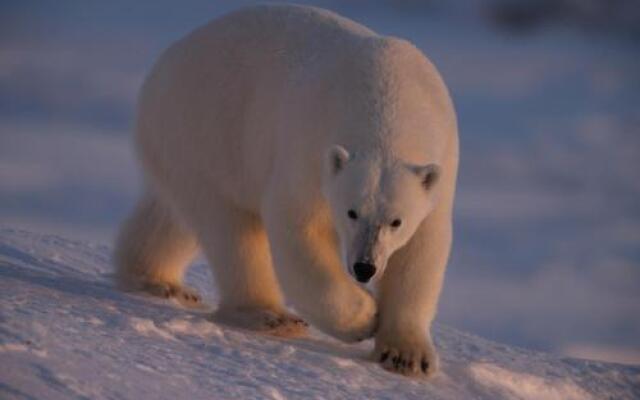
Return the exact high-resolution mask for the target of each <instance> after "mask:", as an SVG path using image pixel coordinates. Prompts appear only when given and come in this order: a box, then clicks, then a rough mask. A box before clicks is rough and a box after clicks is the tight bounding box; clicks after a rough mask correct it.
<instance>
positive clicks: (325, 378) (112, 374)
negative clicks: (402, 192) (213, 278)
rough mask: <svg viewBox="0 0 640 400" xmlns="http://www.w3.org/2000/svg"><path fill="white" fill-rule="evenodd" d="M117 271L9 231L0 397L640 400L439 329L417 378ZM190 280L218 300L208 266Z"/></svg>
mask: <svg viewBox="0 0 640 400" xmlns="http://www.w3.org/2000/svg"><path fill="white" fill-rule="evenodd" d="M110 270H111V267H110V263H109V248H107V247H106V246H102V245H95V244H89V243H83V242H77V241H70V240H66V239H62V238H60V237H56V236H49V235H40V234H34V233H28V232H24V231H18V230H13V229H0V276H1V279H0V306H1V307H0V310H1V314H0V398H3V399H51V400H54V399H143V398H145V399H146V398H148V399H190V400H195V399H201V398H202V399H211V398H215V399H224V398H235V399H249V398H267V399H269V398H270V399H289V398H304V399H313V398H322V399H327V398H331V399H337V398H345V399H347V398H348V399H354V398H380V399H386V398H389V399H391V398H429V399H503V398H505V399H563V400H571V399H580V400H585V399H634V398H640V367H631V366H623V365H617V364H607V363H601V362H589V361H581V360H574V359H566V358H558V357H556V356H551V355H548V354H544V353H538V352H533V351H527V350H522V349H519V348H514V347H509V346H506V345H501V344H497V343H493V342H490V341H487V340H484V339H481V338H478V337H476V336H473V335H469V334H465V333H462V332H460V331H457V330H455V329H452V328H449V327H446V326H441V325H440V326H437V327H436V328H435V336H436V341H437V346H438V348H439V349H440V352H441V356H442V358H443V371H442V373H441V374H440V375H439V376H437V377H436V378H435V379H434V380H433V381H430V382H425V381H418V380H411V379H407V378H404V377H401V376H396V375H392V374H390V373H387V372H385V371H383V370H382V369H381V368H379V367H378V366H377V365H376V364H374V363H371V362H369V361H368V360H367V354H368V352H369V350H370V349H371V346H372V344H371V343H370V342H367V343H363V344H360V345H357V346H349V345H345V344H341V343H338V342H336V341H334V340H332V339H330V338H327V337H326V336H324V335H321V334H320V333H317V332H314V333H313V334H312V336H311V337H309V338H307V339H300V340H293V341H292V340H288V341H285V340H279V339H273V338H268V337H262V336H257V335H256V334H253V333H250V332H243V331H238V330H234V329H230V328H226V327H224V326H219V325H216V324H214V323H212V322H210V321H208V320H207V315H208V312H204V311H203V312H194V311H187V310H184V309H181V308H179V307H178V306H176V305H174V304H171V303H167V302H165V301H161V300H156V299H151V298H148V297H144V296H140V295H133V294H125V293H121V292H119V291H117V290H115V288H114V287H113V285H112V283H111V280H110ZM188 281H189V283H190V284H191V285H193V286H195V287H196V288H198V289H199V290H200V291H201V293H203V294H204V295H205V298H206V300H207V301H208V302H209V303H214V302H215V294H214V293H213V292H212V290H211V285H210V284H209V281H210V277H209V274H208V271H207V270H206V267H205V266H203V265H201V264H200V265H196V266H195V267H194V268H192V270H191V271H190V273H189V277H188ZM207 311H208V310H207Z"/></svg>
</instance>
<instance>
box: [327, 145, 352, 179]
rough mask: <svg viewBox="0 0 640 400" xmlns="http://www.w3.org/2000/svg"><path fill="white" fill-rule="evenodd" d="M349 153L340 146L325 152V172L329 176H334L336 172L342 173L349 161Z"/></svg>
mask: <svg viewBox="0 0 640 400" xmlns="http://www.w3.org/2000/svg"><path fill="white" fill-rule="evenodd" d="M349 158H350V156H349V152H348V151H347V149H345V148H344V147H342V146H340V145H335V146H333V147H331V148H330V149H329V151H328V152H327V159H326V164H327V170H328V171H329V173H330V174H331V176H335V175H336V174H337V173H338V172H340V171H342V169H343V168H344V165H345V164H346V163H347V161H349Z"/></svg>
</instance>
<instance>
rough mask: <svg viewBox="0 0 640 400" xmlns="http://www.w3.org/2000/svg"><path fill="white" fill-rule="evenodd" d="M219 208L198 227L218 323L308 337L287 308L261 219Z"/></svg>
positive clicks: (290, 335) (301, 324)
mask: <svg viewBox="0 0 640 400" xmlns="http://www.w3.org/2000/svg"><path fill="white" fill-rule="evenodd" d="M215 210H216V212H215V215H211V216H210V217H211V218H210V219H208V220H201V221H200V223H199V225H200V226H199V228H198V232H199V233H200V235H199V236H200V238H201V242H202V248H203V251H204V252H205V254H206V256H207V258H208V261H209V264H210V265H211V268H212V270H213V274H214V277H215V280H216V283H217V286H218V289H219V293H220V305H219V307H218V311H217V312H216V313H215V315H214V320H217V321H219V322H222V323H226V324H229V325H233V326H236V327H240V328H243V329H249V330H253V331H258V332H261V333H266V334H270V335H275V336H286V337H297V336H303V335H305V334H306V333H307V324H306V323H305V322H304V321H303V320H302V319H300V318H298V317H297V316H295V315H293V314H291V313H289V312H288V311H287V310H286V307H285V306H284V304H283V299H282V294H281V292H280V287H279V285H278V282H277V280H276V277H275V274H274V271H273V267H272V265H271V253H270V250H269V242H268V238H267V235H266V232H265V230H264V228H263V226H262V222H261V221H260V219H259V218H258V217H257V216H256V215H254V214H252V213H249V212H246V211H243V210H239V209H238V208H236V207H233V206H221V205H219V204H217V205H216V208H215Z"/></svg>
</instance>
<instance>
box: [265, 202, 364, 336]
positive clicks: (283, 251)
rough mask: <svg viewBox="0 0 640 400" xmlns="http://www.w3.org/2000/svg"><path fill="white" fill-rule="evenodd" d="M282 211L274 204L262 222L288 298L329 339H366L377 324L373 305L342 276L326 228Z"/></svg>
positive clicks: (309, 218)
mask: <svg viewBox="0 0 640 400" xmlns="http://www.w3.org/2000/svg"><path fill="white" fill-rule="evenodd" d="M286 206H287V202H286V200H282V199H281V200H280V201H276V200H273V201H272V202H271V205H270V207H269V208H268V209H267V210H266V211H265V212H264V214H265V215H264V219H265V222H266V226H267V231H268V235H269V243H270V245H271V254H272V256H273V261H274V267H275V270H276V274H277V276H278V280H279V281H280V286H281V287H282V289H283V291H284V293H285V295H286V297H287V299H289V300H291V302H292V304H293V306H294V307H295V308H296V310H297V311H298V312H299V313H300V314H301V315H302V316H303V317H304V318H305V319H306V320H308V321H309V322H311V323H312V324H313V325H315V326H316V327H317V328H319V329H320V330H322V331H324V332H325V333H327V334H329V335H331V336H334V337H336V338H338V339H341V340H344V341H346V342H354V341H360V340H364V339H367V338H370V337H371V336H373V334H374V331H375V329H376V325H377V321H376V313H377V308H376V303H375V300H374V299H373V298H372V297H371V296H370V295H369V294H368V293H367V292H366V291H365V290H363V289H362V288H360V287H359V286H358V285H357V284H356V283H355V282H354V281H353V280H352V279H351V278H350V277H349V276H348V274H347V273H346V272H345V271H344V269H343V267H342V264H341V262H340V258H339V255H338V250H337V248H336V243H335V239H334V237H333V236H332V232H331V230H330V228H329V227H328V226H327V225H326V224H325V223H323V222H322V221H319V220H315V219H314V217H315V216H314V215H302V214H300V213H296V207H291V206H289V207H286Z"/></svg>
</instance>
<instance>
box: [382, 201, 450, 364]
mask: <svg viewBox="0 0 640 400" xmlns="http://www.w3.org/2000/svg"><path fill="white" fill-rule="evenodd" d="M439 218H440V220H439ZM450 246H451V223H450V219H447V218H446V215H442V216H439V215H437V213H436V215H431V216H430V217H428V218H427V219H426V220H425V221H423V222H422V225H421V226H420V227H419V228H418V230H417V231H416V233H415V235H414V236H413V238H412V239H411V240H410V241H409V243H408V244H407V245H406V246H405V247H403V248H402V249H400V250H398V251H397V252H396V253H395V254H394V255H393V256H392V257H391V259H390V260H389V265H388V266H387V270H386V271H385V272H384V275H383V277H382V280H381V282H380V292H379V301H378V308H379V310H380V325H379V328H378V331H377V333H376V339H375V340H376V343H375V350H374V353H373V357H374V359H375V361H377V362H380V363H381V364H382V366H383V367H384V368H386V369H388V370H390V371H393V372H398V373H401V374H404V375H424V376H432V375H433V374H434V373H435V372H436V371H437V370H438V367H439V365H438V364H439V359H438V354H437V353H436V349H435V346H434V345H433V341H432V340H431V333H430V330H431V322H432V321H433V319H434V317H435V314H436V308H437V303H438V297H439V296H440V290H441V288H442V282H443V278H444V271H445V267H446V263H447V259H448V256H449V249H450Z"/></svg>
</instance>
